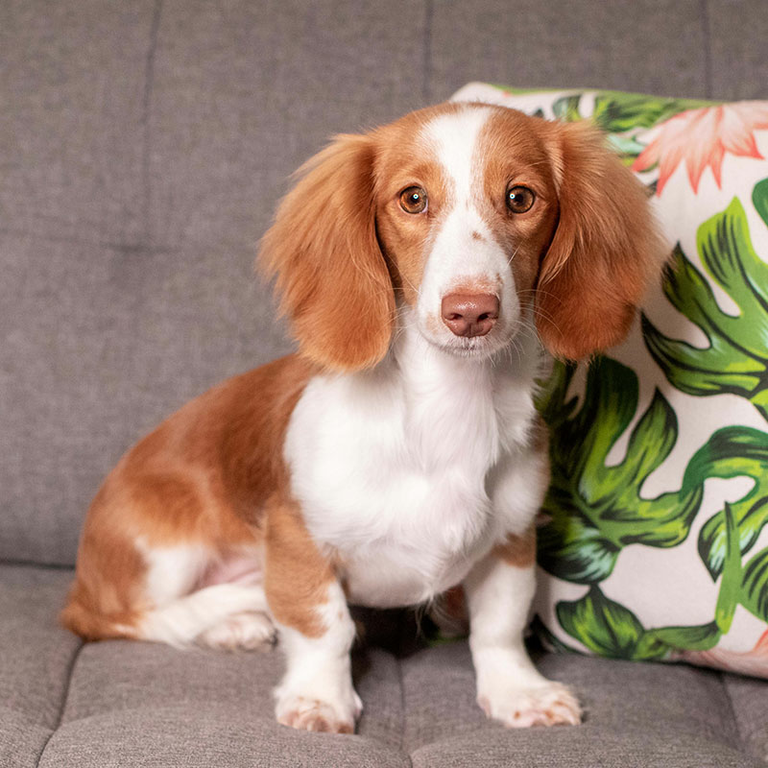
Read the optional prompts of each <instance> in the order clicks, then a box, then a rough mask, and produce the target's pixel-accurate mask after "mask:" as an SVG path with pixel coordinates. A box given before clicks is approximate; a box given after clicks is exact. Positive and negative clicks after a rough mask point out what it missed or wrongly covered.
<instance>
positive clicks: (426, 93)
mask: <svg viewBox="0 0 768 768" xmlns="http://www.w3.org/2000/svg"><path fill="white" fill-rule="evenodd" d="M433 17H434V5H433V0H425V4H424V39H423V41H422V42H423V59H422V71H423V77H422V81H421V95H422V98H423V99H424V101H425V102H429V101H431V93H432V19H433Z"/></svg>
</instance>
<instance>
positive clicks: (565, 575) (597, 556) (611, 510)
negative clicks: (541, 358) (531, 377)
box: [538, 358, 702, 584]
mask: <svg viewBox="0 0 768 768" xmlns="http://www.w3.org/2000/svg"><path fill="white" fill-rule="evenodd" d="M573 373H574V368H573V367H570V366H565V365H557V366H556V369H555V373H554V374H553V376H552V378H551V379H550V381H549V384H548V388H547V389H546V391H545V392H544V394H543V398H542V403H543V405H542V409H541V410H542V414H543V416H544V419H545V421H546V422H547V423H548V425H549V426H550V429H551V431H552V441H551V446H552V447H551V451H550V458H551V461H552V483H551V485H550V489H549V492H548V494H547V498H546V500H545V502H544V510H543V511H544V514H545V518H548V522H547V523H546V524H545V525H544V526H542V527H541V528H540V529H539V532H538V542H539V543H538V550H539V551H538V554H539V564H540V565H541V566H542V567H543V568H544V569H545V570H547V571H548V572H549V573H551V574H553V575H554V576H557V577H559V578H561V579H565V580H567V581H572V582H575V583H579V584H593V583H596V582H598V581H602V580H603V579H605V578H606V577H607V576H608V575H610V573H611V571H612V570H613V566H614V564H615V562H616V558H617V557H618V554H619V552H620V551H621V549H622V548H623V547H625V546H627V545H629V544H645V545H648V546H653V547H673V546H675V545H677V544H679V543H680V542H681V541H683V540H684V539H685V538H686V537H687V535H688V533H689V531H690V525H691V521H692V520H693V518H694V516H695V515H696V512H697V511H698V509H699V505H700V503H701V498H702V488H701V483H700V482H697V481H696V479H695V478H689V477H688V476H687V475H686V477H685V478H684V481H683V485H682V488H681V489H680V490H679V491H674V492H669V493H663V494H661V495H660V496H657V497H656V498H653V499H650V498H646V497H645V496H644V495H643V494H642V492H641V490H642V485H643V483H644V482H645V479H646V478H647V477H648V476H649V475H650V474H651V473H652V472H653V471H654V470H655V469H656V468H657V467H658V466H659V465H660V464H661V463H662V462H663V461H664V459H666V457H667V456H668V455H669V452H670V451H671V450H672V448H673V446H674V444H675V441H676V439H677V420H676V418H675V415H674V412H673V411H672V409H671V408H670V407H669V404H668V403H667V401H666V399H665V398H664V397H663V396H662V395H661V394H660V393H659V392H656V394H655V396H654V398H653V401H652V402H651V404H650V405H649V406H648V408H647V409H646V411H645V412H644V413H643V415H642V416H641V418H640V420H639V421H638V422H637V424H636V426H635V427H634V429H633V430H632V433H631V435H630V437H629V443H628V446H627V450H626V454H625V456H624V458H623V459H622V461H620V462H619V463H616V464H611V465H610V466H609V465H608V464H607V463H606V460H607V457H608V454H609V453H610V451H611V448H612V447H613V445H614V444H615V443H616V441H617V440H618V439H619V438H620V437H621V435H622V434H623V433H624V432H625V430H626V429H627V427H628V425H629V423H630V421H631V420H632V418H633V417H634V415H635V412H636V410H637V401H638V383H637V376H636V375H635V373H634V372H633V371H632V370H631V369H629V368H627V367H625V366H624V365H622V364H621V363H618V362H616V361H615V360H611V359H610V358H603V359H602V360H600V361H599V362H595V363H594V364H593V365H591V366H590V368H589V372H588V374H587V383H586V389H585V393H584V398H583V402H582V405H581V407H580V408H577V405H576V398H571V399H570V400H566V397H567V390H568V387H569V384H570V382H571V379H572V377H573Z"/></svg>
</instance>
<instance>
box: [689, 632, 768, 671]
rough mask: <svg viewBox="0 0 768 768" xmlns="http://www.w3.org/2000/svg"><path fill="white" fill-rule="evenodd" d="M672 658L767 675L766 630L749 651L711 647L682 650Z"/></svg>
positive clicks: (767, 633)
mask: <svg viewBox="0 0 768 768" xmlns="http://www.w3.org/2000/svg"><path fill="white" fill-rule="evenodd" d="M674 658H675V659H680V660H681V661H688V662H690V663H691V664H700V665H703V666H706V667H715V668H716V669H727V670H730V671H731V672H740V673H741V674H742V675H754V676H757V677H768V631H766V632H764V633H763V635H762V636H761V637H760V639H759V640H758V641H757V643H756V645H755V647H754V648H753V649H752V650H751V651H746V652H742V653H739V652H737V651H726V650H723V649H721V648H713V649H712V650H711V651H683V652H682V653H680V654H678V655H675V656H674Z"/></svg>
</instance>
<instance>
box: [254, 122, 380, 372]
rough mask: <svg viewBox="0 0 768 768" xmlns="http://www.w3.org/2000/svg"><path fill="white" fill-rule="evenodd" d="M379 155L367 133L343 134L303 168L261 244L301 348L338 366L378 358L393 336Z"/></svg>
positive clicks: (264, 261)
mask: <svg viewBox="0 0 768 768" xmlns="http://www.w3.org/2000/svg"><path fill="white" fill-rule="evenodd" d="M373 162H374V145H373V140H372V139H371V138H370V137H369V136H365V135H360V136H352V135H345V136H337V137H336V138H335V140H334V142H333V143H332V144H331V145H330V146H329V147H327V148H326V149H324V150H323V151H322V152H320V153H319V154H317V155H316V156H315V157H313V158H312V159H311V160H310V161H309V162H308V163H306V164H305V165H304V166H303V167H302V168H300V169H299V171H298V172H297V175H298V176H299V181H298V183H297V184H296V186H295V187H294V188H293V189H292V190H291V191H290V192H289V193H288V195H287V196H286V197H285V198H284V200H283V201H282V203H281V204H280V206H279V208H278V211H277V214H276V217H275V221H274V223H273V225H272V227H271V228H270V229H269V231H268V232H267V233H266V235H265V236H264V238H263V240H262V244H261V253H260V263H261V266H262V267H263V268H264V269H265V271H266V272H267V273H268V274H269V275H277V282H276V287H277V291H278V293H279V294H280V295H281V304H280V308H281V310H282V311H283V312H284V313H285V314H287V315H288V317H289V318H290V320H291V323H292V327H293V332H294V335H295V336H296V338H297V339H298V341H299V346H300V350H301V353H302V354H303V355H305V356H306V357H307V358H309V359H310V360H312V361H314V362H316V363H319V364H320V365H322V366H323V367H326V368H330V369H333V370H341V371H351V370H358V369H361V368H366V367H370V366H373V365H375V364H376V363H377V362H379V361H380V360H381V359H382V358H383V357H384V355H385V354H386V353H387V350H388V348H389V342H390V337H391V335H392V325H393V318H394V311H395V297H394V289H393V287H392V281H391V279H390V276H389V271H388V269H387V264H386V262H385V260H384V256H383V254H382V252H381V249H380V248H379V245H378V241H377V238H376V222H375V215H374V203H373Z"/></svg>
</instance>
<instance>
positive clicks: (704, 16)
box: [700, 0, 713, 99]
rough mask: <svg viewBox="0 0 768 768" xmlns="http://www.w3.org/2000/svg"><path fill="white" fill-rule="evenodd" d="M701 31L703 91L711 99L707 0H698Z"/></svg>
mask: <svg viewBox="0 0 768 768" xmlns="http://www.w3.org/2000/svg"><path fill="white" fill-rule="evenodd" d="M700 8H701V31H702V34H703V35H704V89H705V92H704V93H705V96H706V98H708V99H711V98H712V91H713V81H712V26H711V24H710V19H709V0H700Z"/></svg>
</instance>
